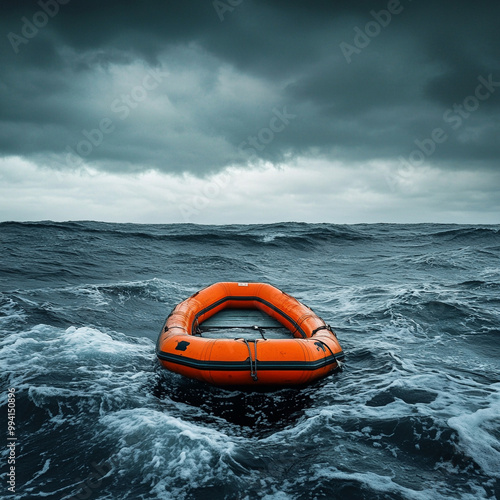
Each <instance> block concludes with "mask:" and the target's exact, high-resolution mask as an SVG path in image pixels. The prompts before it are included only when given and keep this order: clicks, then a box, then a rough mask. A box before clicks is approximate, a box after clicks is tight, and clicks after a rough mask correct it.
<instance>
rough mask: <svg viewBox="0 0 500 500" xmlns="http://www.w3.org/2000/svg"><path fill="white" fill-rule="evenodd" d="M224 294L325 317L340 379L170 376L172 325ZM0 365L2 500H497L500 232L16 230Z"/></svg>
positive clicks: (0, 300)
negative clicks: (225, 288) (248, 291)
mask: <svg viewBox="0 0 500 500" xmlns="http://www.w3.org/2000/svg"><path fill="white" fill-rule="evenodd" d="M217 281H261V282H267V283H271V284H272V285H275V286H277V287H278V288H281V289H282V290H283V291H285V292H287V293H288V294H290V295H293V296H295V297H296V298H297V299H299V300H300V301H302V302H304V303H305V304H307V305H308V306H310V307H311V308H312V309H313V310H314V311H315V312H316V313H317V314H318V315H319V316H320V317H322V318H323V319H324V320H325V321H326V322H327V323H330V324H331V325H332V327H333V328H334V330H335V331H336V333H337V336H338V338H339V341H340V344H341V346H342V347H343V349H344V352H345V354H346V360H345V361H346V364H345V366H344V369H343V371H342V372H339V373H336V374H333V375H331V376H329V377H327V378H325V379H323V380H320V381H318V382H316V383H314V384H313V385H310V386H308V387H306V388H301V389H297V388H291V389H290V388H289V389H281V390H275V391H271V392H265V391H261V392H248V391H246V392H245V391H240V390H227V389H221V388H217V387H212V386H208V385H204V384H202V383H200V382H196V381H191V380H187V379H184V378H183V377H181V376H180V375H177V374H173V373H170V372H167V371H165V370H164V369H161V368H160V367H159V365H158V363H157V361H156V357H155V342H156V340H157V337H158V334H159V331H160V329H161V327H162V325H163V322H164V320H165V318H166V316H167V315H168V313H169V312H170V310H171V309H172V308H173V307H174V306H175V305H176V304H177V303H178V302H180V301H181V300H183V299H185V298H187V297H188V296H189V295H191V294H192V293H194V292H195V291H197V290H199V289H201V288H203V287H205V286H207V285H210V284H212V283H214V282H217ZM0 367H1V378H2V392H1V399H0V404H1V407H2V415H4V416H3V417H2V425H3V429H2V433H1V435H2V436H3V438H2V439H3V444H2V448H1V449H2V453H1V461H2V464H1V465H2V484H1V486H0V487H1V490H0V498H13V499H22V500H26V499H35V498H44V499H60V500H69V499H75V498H78V499H110V500H111V499H196V500H202V499H207V500H209V499H210V500H213V499H241V500H243V499H249V500H252V499H267V500H271V499H273V500H285V499H297V500H299V499H300V500H308V499H318V500H320V499H345V500H347V499H356V500H359V499H367V500H382V499H392V500H400V499H412V500H434V499H436V500H437V499H462V500H477V499H491V498H500V226H469V225H467V226H462V225H439V224H438V225H437V224H419V225H392V224H375V225H364V224H361V225H333V224H305V223H281V224H269V225H228V226H205V225H204V226H201V225H194V224H175V225H137V224H111V223H99V222H67V223H56V222H37V223H15V222H6V223H1V224H0ZM10 409H14V411H13V412H10V413H8V410H10ZM7 416H11V417H14V418H11V419H10V420H8V418H7ZM9 423H10V424H12V425H10V426H9V425H8V424H9ZM12 460H14V464H9V463H8V462H9V461H12ZM11 467H13V468H14V474H12V469H11ZM7 473H9V474H10V475H7ZM12 483H13V484H14V486H12ZM9 487H10V488H11V489H10V490H9Z"/></svg>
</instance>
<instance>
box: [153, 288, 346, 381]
mask: <svg viewBox="0 0 500 500" xmlns="http://www.w3.org/2000/svg"><path fill="white" fill-rule="evenodd" d="M227 308H233V309H234V308H236V309H244V308H245V309H260V310H261V311H263V312H265V313H266V314H268V315H269V316H271V317H272V318H275V319H276V320H277V321H279V322H280V323H281V324H282V325H283V326H285V327H286V328H287V329H288V330H290V332H291V333H292V334H293V337H294V338H290V339H255V340H245V339H238V338H235V339H228V338H220V339H214V338H203V337H200V336H197V335H196V333H197V332H198V331H199V326H200V325H201V324H202V323H203V322H204V321H205V320H207V319H208V318H210V317H211V316H213V315H214V314H216V313H218V312H219V311H221V310H222V309H227ZM156 355H157V356H158V359H159V361H160V363H161V364H162V366H163V367H165V368H166V369H168V370H170V371H173V372H177V373H180V374H181V375H184V376H186V377H189V378H193V379H198V380H202V381H204V382H208V383H210V384H214V385H220V386H227V385H239V386H259V385H267V386H271V385H272V386H292V385H303V384H308V383H310V382H312V381H314V380H317V379H319V378H322V377H325V376H326V375H328V374H330V373H332V372H334V371H336V370H337V369H339V368H340V366H341V362H342V360H343V358H344V354H343V352H342V348H341V347H340V345H339V343H338V341H337V337H336V336H335V334H334V333H333V331H332V329H331V328H330V326H328V325H327V324H326V323H325V322H324V321H323V320H322V319H321V318H319V317H318V316H317V315H316V314H315V313H314V312H313V311H312V310H311V309H310V308H309V307H307V306H305V305H304V304H301V303H300V302H299V301H298V300H297V299H295V298H293V297H291V296H290V295H287V294H286V293H284V292H282V291H281V290H279V289H277V288H275V287H273V286H271V285H268V284H265V283H233V282H225V283H215V284H214V285H211V286H209V287H207V288H204V289H203V290H201V291H199V292H196V293H195V294H194V295H192V296H191V297H189V298H188V299H186V300H184V301H183V302H181V303H180V304H178V305H177V306H176V307H175V308H174V310H173V311H172V312H171V313H170V315H169V316H168V318H167V320H166V322H165V325H164V326H163V328H162V330H161V333H160V335H159V337H158V342H157V346H156Z"/></svg>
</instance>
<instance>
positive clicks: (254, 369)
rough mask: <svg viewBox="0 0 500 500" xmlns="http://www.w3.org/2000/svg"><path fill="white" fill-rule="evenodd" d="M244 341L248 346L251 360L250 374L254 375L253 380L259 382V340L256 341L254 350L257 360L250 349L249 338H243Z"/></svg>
mask: <svg viewBox="0 0 500 500" xmlns="http://www.w3.org/2000/svg"><path fill="white" fill-rule="evenodd" d="M241 340H243V342H245V344H246V346H247V348H248V358H249V360H250V376H251V377H252V380H253V381H254V382H257V380H259V378H258V377H257V341H254V344H253V345H254V350H255V360H252V351H251V349H250V344H249V343H248V340H247V339H241Z"/></svg>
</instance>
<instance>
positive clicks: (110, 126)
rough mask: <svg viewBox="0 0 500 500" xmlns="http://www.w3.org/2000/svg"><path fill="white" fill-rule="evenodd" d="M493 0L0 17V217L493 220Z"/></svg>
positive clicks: (107, 4) (13, 7) (234, 5)
mask: <svg viewBox="0 0 500 500" xmlns="http://www.w3.org/2000/svg"><path fill="white" fill-rule="evenodd" d="M499 5H500V4H499V3H498V2H495V1H488V2H486V1H483V2H471V1H463V0H461V1H454V2H435V1H434V2H431V1H425V0H418V1H417V0H414V1H411V0H389V1H382V2H377V1H369V2H368V1H361V2H353V1H337V2H333V1H326V0H324V1H307V2H306V1H291V0H267V1H265V0H261V1H256V0H254V1H252V0H221V1H211V0H206V1H205V0H204V1H201V0H198V1H190V0H184V1H180V0H176V1H168V0H167V1H165V0H163V1H160V0H158V1H144V2H137V1H132V0H128V1H120V2H118V1H111V0H108V1H99V2H98V1H95V0H39V1H12V2H10V1H9V2H2V4H1V7H0V9H1V12H0V35H1V43H0V63H1V64H0V71H1V73H0V220H41V219H52V220H77V219H92V220H103V221H117V222H151V223H161V222H195V223H214V224H219V223H262V222H275V221H292V220H294V221H306V222H334V223H356V222H457V223H481V224H485V223H500V29H499V19H500V6H499Z"/></svg>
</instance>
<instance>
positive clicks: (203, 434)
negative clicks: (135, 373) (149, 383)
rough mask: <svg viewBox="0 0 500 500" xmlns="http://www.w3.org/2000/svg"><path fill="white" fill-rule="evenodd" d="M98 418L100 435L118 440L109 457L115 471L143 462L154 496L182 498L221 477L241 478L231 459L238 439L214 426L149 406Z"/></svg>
mask: <svg viewBox="0 0 500 500" xmlns="http://www.w3.org/2000/svg"><path fill="white" fill-rule="evenodd" d="M99 423H100V425H101V431H100V438H104V439H106V440H107V441H111V442H114V443H115V447H114V450H112V452H113V454H112V456H111V457H110V461H111V462H112V464H113V466H114V467H115V469H116V473H117V475H118V476H119V477H121V476H122V475H124V474H125V472H124V471H126V470H130V469H131V468H133V467H137V466H139V467H140V470H141V477H142V481H141V482H142V483H145V484H148V485H149V486H150V488H151V492H152V493H153V494H154V495H155V497H156V498H174V497H177V498H184V496H185V495H186V493H187V492H188V491H189V490H192V489H196V488H198V487H202V486H204V485H210V484H212V483H213V482H214V481H217V480H219V482H221V483H222V482H223V481H229V482H230V481H233V482H235V483H239V482H240V480H239V479H238V477H237V476H236V475H235V474H234V472H233V471H232V470H231V468H230V467H229V465H228V463H230V462H231V460H230V459H229V457H230V455H231V453H233V451H234V449H235V440H234V438H229V437H228V436H226V435H225V434H224V433H221V432H219V431H217V430H215V429H211V428H207V427H204V426H198V425H196V424H192V423H188V422H185V421H183V420H180V419H178V418H175V417H172V416H171V415H169V414H167V413H165V412H163V411H160V410H154V409H151V408H135V409H126V410H121V411H117V412H113V413H109V414H107V415H105V416H103V417H102V418H100V421H99Z"/></svg>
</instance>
